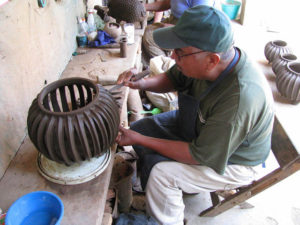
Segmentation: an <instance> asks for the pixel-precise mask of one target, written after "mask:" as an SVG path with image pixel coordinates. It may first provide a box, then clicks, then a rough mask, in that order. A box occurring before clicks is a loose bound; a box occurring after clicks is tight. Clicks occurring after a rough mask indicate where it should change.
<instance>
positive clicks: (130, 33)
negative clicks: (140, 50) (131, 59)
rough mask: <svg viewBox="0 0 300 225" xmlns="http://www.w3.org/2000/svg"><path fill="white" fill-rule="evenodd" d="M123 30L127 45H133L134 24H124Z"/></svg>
mask: <svg viewBox="0 0 300 225" xmlns="http://www.w3.org/2000/svg"><path fill="white" fill-rule="evenodd" d="M124 30H125V32H126V34H127V44H133V43H134V24H133V23H125V24H124Z"/></svg>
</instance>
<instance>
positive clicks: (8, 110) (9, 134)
mask: <svg viewBox="0 0 300 225" xmlns="http://www.w3.org/2000/svg"><path fill="white" fill-rule="evenodd" d="M85 10H86V2H85V1H84V0H47V6H46V7H45V8H40V7H39V6H38V2H37V0H21V1H16V0H12V1H9V2H8V3H6V4H5V5H2V6H1V7H0V34H1V35H0V115H1V116H0V178H1V176H2V175H3V173H4V172H5V169H6V168H7V166H8V164H9V162H10V160H11V159H12V157H13V156H14V155H15V153H16V151H17V150H18V148H19V146H20V144H21V142H22V140H23V138H24V137H25V135H26V120H27V111H28V109H29V107H30V105H31V102H32V100H33V99H34V98H35V97H36V95H37V94H38V93H39V92H40V90H41V89H42V88H43V86H44V84H45V81H47V82H48V83H50V82H52V81H54V80H57V79H58V78H59V76H60V74H61V72H62V71H63V70H64V68H65V66H66V65H67V63H68V62H69V60H70V58H71V56H72V53H73V52H74V50H75V49H76V35H77V19H76V17H77V16H81V17H82V16H84V13H85Z"/></svg>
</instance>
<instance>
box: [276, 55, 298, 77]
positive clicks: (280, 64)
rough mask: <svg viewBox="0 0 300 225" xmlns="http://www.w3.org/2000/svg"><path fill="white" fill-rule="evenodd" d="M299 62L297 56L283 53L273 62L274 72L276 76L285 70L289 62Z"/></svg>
mask: <svg viewBox="0 0 300 225" xmlns="http://www.w3.org/2000/svg"><path fill="white" fill-rule="evenodd" d="M296 60H297V56H295V55H294V54H292V53H283V54H280V55H279V56H278V57H276V58H275V59H274V60H273V62H272V70H273V72H274V74H275V75H277V73H278V72H279V70H280V69H282V68H284V67H285V66H286V64H288V63H289V62H293V61H296Z"/></svg>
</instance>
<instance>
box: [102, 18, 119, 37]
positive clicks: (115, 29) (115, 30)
mask: <svg viewBox="0 0 300 225" xmlns="http://www.w3.org/2000/svg"><path fill="white" fill-rule="evenodd" d="M103 30H104V31H105V32H106V33H107V34H109V35H110V36H111V37H112V38H114V39H116V38H118V37H119V36H120V35H121V33H122V27H121V25H120V24H118V23H113V22H109V23H106V24H105V26H104V29H103Z"/></svg>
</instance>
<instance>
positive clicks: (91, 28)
mask: <svg viewBox="0 0 300 225" xmlns="http://www.w3.org/2000/svg"><path fill="white" fill-rule="evenodd" d="M94 12H95V10H94V9H89V10H88V14H89V15H88V19H87V24H88V26H89V30H88V33H92V32H94V31H96V30H97V29H96V24H95V18H94Z"/></svg>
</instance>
